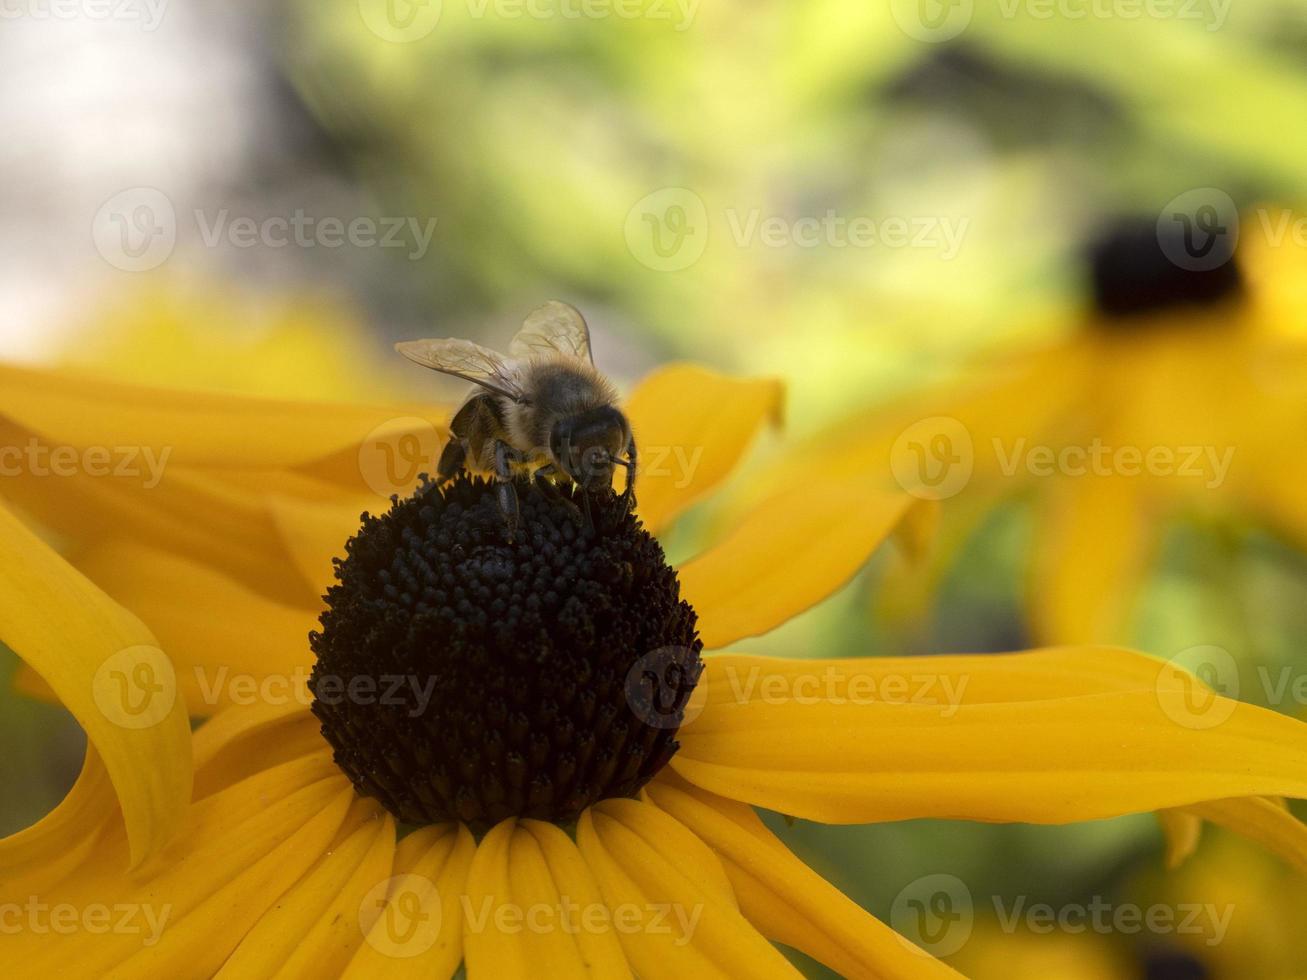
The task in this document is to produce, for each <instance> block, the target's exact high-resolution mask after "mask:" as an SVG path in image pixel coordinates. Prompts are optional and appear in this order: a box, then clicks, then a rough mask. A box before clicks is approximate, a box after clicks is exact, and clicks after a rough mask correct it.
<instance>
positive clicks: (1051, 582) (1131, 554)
mask: <svg viewBox="0 0 1307 980" xmlns="http://www.w3.org/2000/svg"><path fill="white" fill-rule="evenodd" d="M1139 489H1140V482H1139V480H1136V479H1131V478H1129V477H1125V476H1101V477H1096V476H1082V477H1067V478H1062V479H1058V480H1056V481H1054V482H1053V484H1052V485H1050V486H1049V487H1047V488H1045V492H1044V493H1043V495H1042V499H1041V501H1040V510H1039V524H1038V529H1039V531H1038V535H1037V539H1036V541H1037V544H1036V549H1035V553H1034V558H1033V562H1034V567H1033V570H1032V590H1031V604H1032V609H1031V618H1032V622H1033V624H1034V629H1035V632H1036V635H1037V636H1038V637H1039V639H1040V640H1042V641H1045V642H1048V643H1112V642H1119V641H1120V640H1121V639H1122V638H1123V637H1124V636H1125V634H1126V633H1127V630H1128V627H1129V620H1130V614H1131V612H1132V608H1133V607H1132V601H1133V600H1134V598H1135V597H1136V596H1137V595H1138V594H1139V584H1140V582H1141V580H1142V579H1143V576H1144V572H1145V570H1146V569H1147V567H1148V561H1149V559H1150V558H1151V555H1152V551H1153V547H1154V544H1155V542H1156V537H1157V535H1156V533H1155V530H1154V529H1155V528H1156V527H1157V526H1158V523H1159V517H1158V515H1156V514H1147V513H1145V511H1144V507H1145V504H1144V502H1143V501H1141V500H1140V499H1139V497H1140V493H1139Z"/></svg>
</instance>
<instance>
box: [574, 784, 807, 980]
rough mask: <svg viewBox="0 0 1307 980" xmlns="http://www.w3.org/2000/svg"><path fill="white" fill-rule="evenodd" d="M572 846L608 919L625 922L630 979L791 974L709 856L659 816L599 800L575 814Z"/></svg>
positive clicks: (621, 933)
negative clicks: (745, 913) (591, 874)
mask: <svg viewBox="0 0 1307 980" xmlns="http://www.w3.org/2000/svg"><path fill="white" fill-rule="evenodd" d="M576 842H577V846H578V847H579V848H580V849H581V855H582V856H583V857H584V858H585V861H586V864H587V865H589V866H590V869H591V871H593V872H594V876H595V878H596V880H598V882H599V888H600V891H601V892H602V893H603V896H604V901H605V902H606V903H607V905H608V907H609V909H611V910H612V913H613V916H614V922H618V921H626V922H627V924H628V925H627V927H625V928H619V929H618V937H619V939H620V940H621V943H622V949H623V950H624V951H625V953H626V958H627V961H628V962H629V963H630V964H631V967H632V969H633V970H634V971H635V973H636V975H638V976H640V977H648V978H659V977H777V976H798V975H799V974H798V973H797V972H796V971H795V970H794V968H793V967H791V966H790V965H789V963H788V962H786V960H785V958H784V957H782V956H781V955H780V953H779V952H777V950H776V948H775V947H774V946H772V945H771V944H770V943H769V942H767V940H766V939H764V938H763V937H762V935H761V934H760V933H759V932H757V930H755V929H754V928H753V926H752V925H750V924H749V922H748V921H747V920H746V919H745V918H744V916H742V915H741V914H740V912H739V910H738V908H737V907H736V904H735V897H734V893H733V892H732V891H731V886H730V882H729V880H728V879H727V878H726V874H725V871H724V870H723V869H722V866H721V862H720V861H718V859H717V856H716V855H715V854H713V852H712V851H711V850H709V849H708V847H707V846H706V845H705V844H704V843H703V842H702V841H700V840H699V839H698V838H697V837H695V836H694V835H693V834H692V833H690V832H689V831H688V830H686V828H685V827H684V826H683V825H681V824H680V823H678V822H677V821H676V820H675V819H674V818H672V817H671V816H669V815H668V814H666V813H664V812H663V811H661V810H659V809H657V808H656V807H653V806H650V805H649V804H647V803H638V802H636V801H634V800H606V801H604V802H603V803H600V804H598V805H597V806H594V807H591V808H590V809H589V810H586V811H585V812H584V813H583V814H582V815H581V820H580V822H579V823H578V825H577V829H576ZM654 910H657V913H656V915H657V917H656V918H655V917H654V914H655V913H654ZM619 916H620V917H622V919H620V920H619V918H618V917H619Z"/></svg>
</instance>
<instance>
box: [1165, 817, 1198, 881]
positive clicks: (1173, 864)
mask: <svg viewBox="0 0 1307 980" xmlns="http://www.w3.org/2000/svg"><path fill="white" fill-rule="evenodd" d="M1157 822H1158V824H1160V825H1161V827H1162V837H1163V839H1164V840H1165V841H1166V866H1167V868H1169V869H1170V870H1172V871H1174V870H1175V869H1176V868H1178V867H1180V865H1182V864H1184V863H1185V861H1187V860H1189V858H1190V857H1192V856H1193V853H1194V851H1196V850H1197V849H1198V840H1199V838H1200V837H1201V836H1202V833H1203V821H1202V820H1201V819H1200V818H1198V817H1196V816H1194V815H1193V814H1192V813H1190V812H1189V811H1188V810H1158V811H1157Z"/></svg>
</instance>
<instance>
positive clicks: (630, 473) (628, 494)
mask: <svg viewBox="0 0 1307 980" xmlns="http://www.w3.org/2000/svg"><path fill="white" fill-rule="evenodd" d="M626 462H627V467H626V486H624V487H622V506H623V507H625V508H626V513H628V514H629V513H631V511H632V510H634V509H635V467H636V453H635V436H631V441H630V442H629V443H627V445H626Z"/></svg>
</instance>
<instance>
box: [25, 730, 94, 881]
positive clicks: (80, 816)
mask: <svg viewBox="0 0 1307 980" xmlns="http://www.w3.org/2000/svg"><path fill="white" fill-rule="evenodd" d="M114 802H115V801H114V790H113V784H112V783H111V782H110V781H109V774H108V772H106V771H105V768H104V763H102V762H101V761H100V757H99V756H98V755H96V754H95V748H94V746H90V747H88V748H87V750H86V760H85V762H83V764H82V771H81V774H80V775H78V777H77V782H76V783H74V784H73V788H72V789H71V790H69V791H68V795H67V796H66V797H64V799H63V801H62V802H61V803H60V804H59V805H58V806H57V807H55V808H54V809H53V810H52V811H50V813H48V814H46V815H45V817H43V818H42V819H41V820H40V821H38V822H37V823H35V824H33V825H32V826H31V827H28V828H27V829H26V830H20V831H19V832H18V833H16V834H13V835H12V836H9V837H5V838H3V839H0V867H2V868H4V880H3V884H2V885H0V888H2V893H3V894H4V895H6V896H9V897H10V898H15V897H20V896H24V895H34V894H37V893H39V892H41V891H44V890H45V889H47V888H49V887H50V886H51V885H53V884H55V883H56V882H57V881H59V880H60V879H62V878H63V877H64V876H65V875H66V874H68V873H69V872H70V871H72V870H73V869H74V868H75V867H77V866H78V865H79V864H81V863H82V861H84V860H85V859H86V857H87V855H88V854H90V852H91V849H92V848H93V847H95V844H96V839H97V838H98V837H99V835H100V831H101V830H102V829H103V827H104V825H105V822H106V821H107V820H108V819H109V817H110V816H111V815H112V814H113V812H114Z"/></svg>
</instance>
